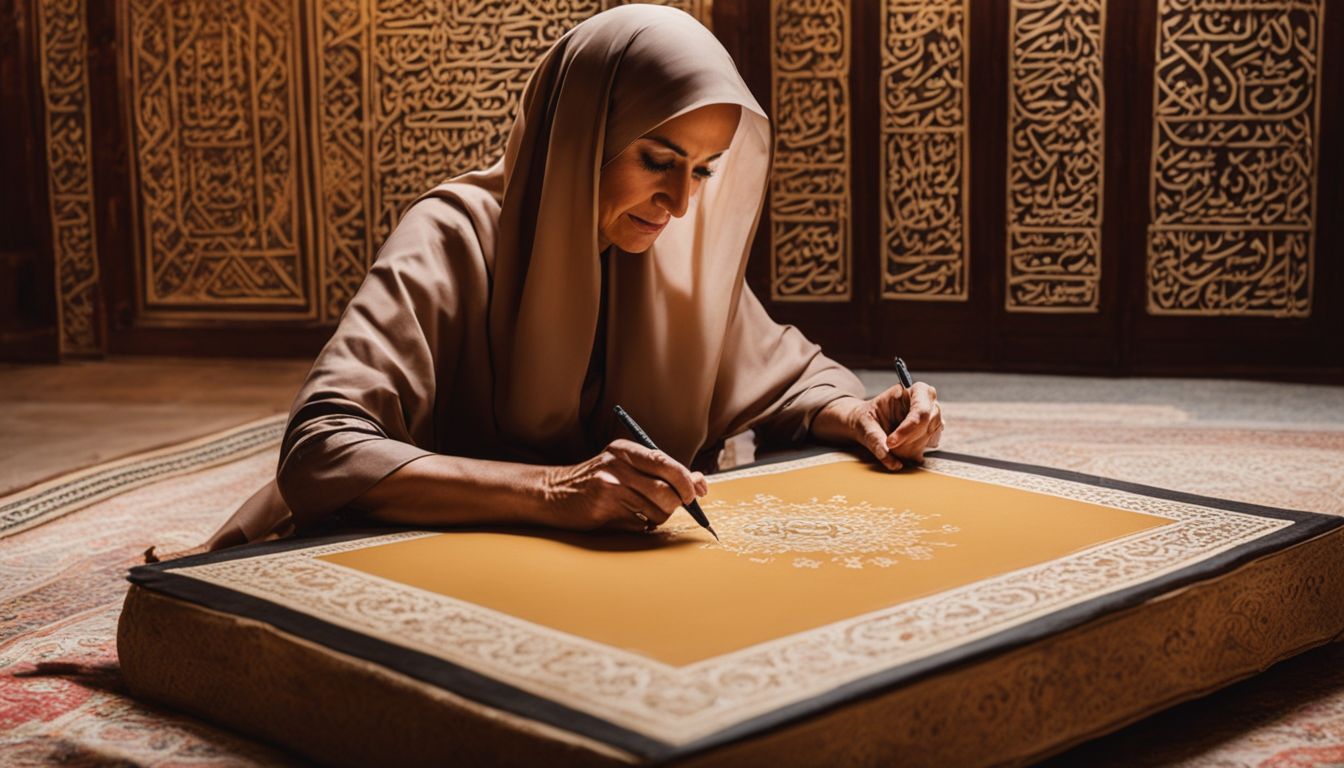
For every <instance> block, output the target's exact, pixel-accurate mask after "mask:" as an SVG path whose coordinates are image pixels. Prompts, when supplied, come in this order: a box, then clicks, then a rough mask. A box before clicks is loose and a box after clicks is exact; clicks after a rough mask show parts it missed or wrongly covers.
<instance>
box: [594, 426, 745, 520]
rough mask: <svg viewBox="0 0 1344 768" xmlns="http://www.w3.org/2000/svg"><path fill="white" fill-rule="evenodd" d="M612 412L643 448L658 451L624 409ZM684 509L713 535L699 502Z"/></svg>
mask: <svg viewBox="0 0 1344 768" xmlns="http://www.w3.org/2000/svg"><path fill="white" fill-rule="evenodd" d="M614 410H615V411H616V418H618V419H620V420H621V423H623V424H625V426H626V427H627V428H628V429H629V430H630V431H631V432H633V433H635V437H637V438H639V442H641V443H643V444H644V447H645V448H648V449H649V450H651V451H656V450H658V446H656V445H654V444H653V439H652V438H650V437H649V435H648V433H646V432H645V431H644V430H643V429H642V428H640V426H639V425H638V424H636V423H635V419H634V417H632V416H631V415H630V414H628V413H626V412H625V409H624V408H622V407H621V406H619V405H618V406H616V408H615V409H614ZM685 507H686V511H687V512H690V513H691V517H693V518H695V522H697V523H699V524H700V525H701V526H702V527H703V528H704V529H705V530H707V531H709V532H710V533H714V529H713V528H711V527H710V525H709V518H708V517H705V512H704V510H702V509H700V502H698V501H696V500H695V499H691V503H690V504H686V505H685ZM714 540H715V541H718V540H719V534H717V533H714Z"/></svg>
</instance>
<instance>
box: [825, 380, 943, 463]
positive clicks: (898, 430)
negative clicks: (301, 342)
mask: <svg viewBox="0 0 1344 768" xmlns="http://www.w3.org/2000/svg"><path fill="white" fill-rule="evenodd" d="M944 426H945V425H944V423H943V413H942V409H941V407H940V406H939V405H938V391H937V390H935V389H934V388H933V387H931V386H929V385H928V384H925V383H924V382H922V381H917V382H915V385H914V386H913V387H911V388H910V389H909V390H906V389H905V387H902V386H901V385H900V384H896V385H895V386H893V387H891V388H890V389H888V390H887V391H885V392H882V393H881V394H879V395H877V396H876V397H874V398H872V399H871V400H860V399H859V398H857V397H846V398H841V399H839V400H835V401H833V402H831V403H829V404H828V405H827V406H826V407H825V408H823V409H822V410H821V412H820V413H818V414H817V416H816V417H815V418H814V419H813V421H812V434H813V435H815V436H816V437H818V438H821V439H823V440H829V441H833V442H851V441H852V442H856V443H858V444H859V445H862V446H864V447H865V448H867V449H868V450H869V451H870V452H872V454H873V456H875V457H877V459H878V461H880V462H882V465H883V466H885V467H886V468H887V469H900V468H901V467H902V466H904V463H905V462H911V463H916V464H918V463H922V462H923V461H924V452H925V451H928V450H932V449H934V448H937V447H938V441H939V439H940V438H941V436H942V432H943V428H944Z"/></svg>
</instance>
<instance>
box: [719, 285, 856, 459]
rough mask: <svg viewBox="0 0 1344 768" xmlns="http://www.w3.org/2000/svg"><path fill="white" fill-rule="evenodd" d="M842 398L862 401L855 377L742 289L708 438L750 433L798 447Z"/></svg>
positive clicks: (747, 289)
mask: <svg viewBox="0 0 1344 768" xmlns="http://www.w3.org/2000/svg"><path fill="white" fill-rule="evenodd" d="M842 397H859V398H862V397H865V390H864V386H863V382H861V381H859V377H858V376H855V375H854V372H853V371H851V370H849V369H848V368H846V367H845V366H843V365H841V364H839V363H837V362H835V361H834V360H832V359H830V358H829V357H827V356H826V355H824V354H822V351H821V347H820V346H818V345H817V344H814V343H813V342H811V341H809V340H808V339H807V337H805V336H804V335H803V333H802V331H799V330H798V328H796V327H795V326H793V325H780V324H779V323H776V322H775V321H774V320H773V319H771V318H770V316H769V314H767V313H766V311H765V307H764V306H762V305H761V302H760V300H759V299H757V298H756V295H755V294H754V293H753V292H752V291H751V287H750V286H748V285H745V284H744V285H743V286H742V293H741V296H740V298H739V300H738V302H737V306H736V308H735V309H734V311H733V314H732V317H731V318H730V319H729V322H728V331H727V334H726V336H725V338H724V346H723V357H722V361H721V363H720V368H719V374H718V378H717V380H716V382H715V387H714V407H713V409H712V410H711V413H712V414H714V416H713V417H712V418H711V421H712V425H711V430H712V434H717V435H719V436H721V437H728V436H731V435H735V434H737V433H739V432H742V431H745V430H747V429H753V430H755V431H756V433H757V435H758V436H760V437H761V438H762V439H763V441H765V442H783V443H797V442H800V441H802V440H803V439H804V438H805V437H806V436H807V434H808V431H809V430H810V429H811V426H812V419H813V418H815V417H816V415H817V413H818V412H820V411H821V409H822V408H824V407H825V406H826V405H827V404H829V403H831V402H832V401H834V400H838V399H839V398H842ZM715 427H717V429H715Z"/></svg>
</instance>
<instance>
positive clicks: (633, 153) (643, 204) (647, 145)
mask: <svg viewBox="0 0 1344 768" xmlns="http://www.w3.org/2000/svg"><path fill="white" fill-rule="evenodd" d="M739 111H740V107H738V106H737V105H736V104H710V105H708V106H704V107H700V108H699V109H696V110H692V111H690V112H687V113H685V114H683V115H679V116H677V117H674V118H672V119H671V120H668V121H667V122H665V123H663V124H661V125H659V126H658V127H657V128H654V129H653V130H652V131H649V132H648V133H646V134H644V135H643V136H641V137H639V138H638V139H635V140H634V141H633V142H631V144H630V146H628V147H626V148H625V151H623V152H621V154H619V155H617V156H616V157H614V158H612V159H611V162H609V163H607V164H606V166H604V167H603V168H602V178H601V182H600V184H599V187H598V193H597V211H598V216H597V231H598V239H599V241H600V245H601V247H602V249H604V250H605V249H606V247H607V246H608V245H611V244H613V243H614V244H615V245H616V247H618V248H620V249H621V250H623V251H626V252H627V253H643V252H644V251H647V250H648V249H649V247H650V246H652V245H653V242H654V241H655V240H657V239H658V235H659V233H661V232H662V231H663V227H664V226H666V225H667V222H668V221H670V220H671V219H672V217H673V216H681V215H682V214H684V213H686V209H687V207H688V206H689V205H690V201H691V198H693V197H695V193H696V192H697V191H699V189H700V185H701V184H703V183H704V181H705V179H707V178H709V177H710V176H713V175H714V161H715V160H717V159H718V157H719V155H721V154H723V152H724V150H726V149H728V145H729V144H731V143H732V141H733V133H734V132H735V131H736V130H737V120H738V114H739Z"/></svg>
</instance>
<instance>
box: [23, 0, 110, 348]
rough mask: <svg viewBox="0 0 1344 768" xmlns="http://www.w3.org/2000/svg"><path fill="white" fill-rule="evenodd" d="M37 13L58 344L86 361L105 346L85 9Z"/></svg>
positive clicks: (56, 4)
mask: <svg viewBox="0 0 1344 768" xmlns="http://www.w3.org/2000/svg"><path fill="white" fill-rule="evenodd" d="M36 8H37V27H38V37H39V39H38V45H37V46H36V48H37V50H38V55H39V56H40V61H39V64H40V67H39V71H40V72H41V79H42V83H41V90H42V94H43V101H44V104H43V107H44V109H43V112H44V113H45V121H46V124H45V125H44V126H43V128H44V130H45V132H46V145H47V189H48V194H47V197H48V202H49V211H50V216H51V241H52V250H53V257H54V258H53V261H54V262H55V267H56V290H57V292H58V294H59V295H58V296H57V304H58V311H57V319H58V320H57V322H58V329H59V330H58V334H57V335H58V343H59V345H60V352H61V354H63V355H67V354H72V355H77V354H91V353H96V352H98V351H100V350H101V348H102V341H103V340H102V333H101V330H100V322H99V320H100V318H99V317H98V312H99V311H100V309H99V306H98V251H97V245H96V240H95V235H94V204H93V157H92V155H93V153H92V148H91V147H90V145H89V81H88V73H87V70H86V66H85V62H86V59H85V55H84V54H85V50H86V48H87V45H88V30H87V28H86V26H85V23H84V2H83V0H41V2H38V3H37V4H36Z"/></svg>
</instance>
